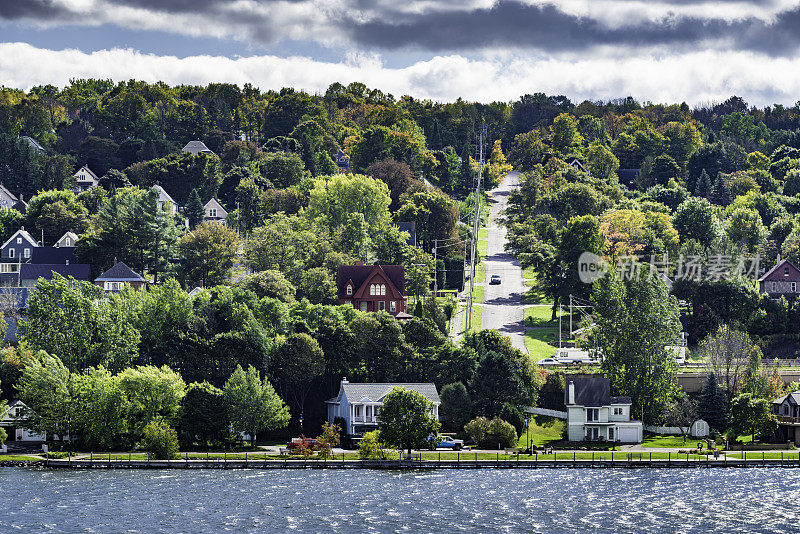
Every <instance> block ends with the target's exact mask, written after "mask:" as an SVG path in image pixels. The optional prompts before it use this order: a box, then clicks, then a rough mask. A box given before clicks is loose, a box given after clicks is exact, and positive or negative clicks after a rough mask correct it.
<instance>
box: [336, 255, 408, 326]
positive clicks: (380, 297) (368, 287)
mask: <svg viewBox="0 0 800 534" xmlns="http://www.w3.org/2000/svg"><path fill="white" fill-rule="evenodd" d="M405 282H406V278H405V271H404V269H403V266H402V265H364V264H363V263H361V262H357V263H356V265H341V266H340V267H339V272H338V273H337V275H336V287H337V297H338V299H339V302H340V303H342V304H350V305H352V306H353V307H354V308H356V309H357V310H361V311H366V312H378V311H385V312H386V313H389V314H391V315H394V316H396V317H397V316H398V314H399V315H400V317H403V316H405V315H407V314H406V292H405V286H406V284H405Z"/></svg>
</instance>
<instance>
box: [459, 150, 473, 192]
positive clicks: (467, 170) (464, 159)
mask: <svg viewBox="0 0 800 534" xmlns="http://www.w3.org/2000/svg"><path fill="white" fill-rule="evenodd" d="M470 154H472V147H471V146H470V145H467V146H465V147H464V149H463V150H462V151H461V168H460V170H459V173H458V189H459V190H460V191H463V192H467V191H471V190H472V189H473V188H474V187H475V179H476V178H477V173H476V172H475V170H474V169H473V168H472V165H471V163H470Z"/></svg>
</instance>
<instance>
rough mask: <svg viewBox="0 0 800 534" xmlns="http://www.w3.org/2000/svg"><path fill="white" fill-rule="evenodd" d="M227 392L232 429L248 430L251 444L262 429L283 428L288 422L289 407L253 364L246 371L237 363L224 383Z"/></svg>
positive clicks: (226, 398)
mask: <svg viewBox="0 0 800 534" xmlns="http://www.w3.org/2000/svg"><path fill="white" fill-rule="evenodd" d="M224 396H225V402H226V404H227V406H228V418H229V419H230V421H231V426H232V427H233V430H234V431H236V432H240V433H245V434H247V435H248V436H249V437H250V442H251V443H252V444H255V442H256V437H257V434H258V433H259V432H268V431H271V430H277V429H280V428H284V427H285V426H286V425H287V424H288V423H289V409H288V408H287V407H286V405H285V404H284V402H283V400H281V398H280V397H279V396H278V394H277V393H275V390H274V389H273V388H272V384H270V383H269V381H268V380H267V378H266V377H264V379H263V380H262V379H261V377H260V376H259V373H258V370H256V368H255V367H253V366H250V367H248V368H247V371H246V372H245V371H244V369H242V367H241V366H237V367H236V370H235V371H234V372H233V374H232V375H231V376H230V378H229V379H228V381H227V382H226V383H225V389H224Z"/></svg>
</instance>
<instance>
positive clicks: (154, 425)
mask: <svg viewBox="0 0 800 534" xmlns="http://www.w3.org/2000/svg"><path fill="white" fill-rule="evenodd" d="M142 434H143V436H142V448H143V449H144V450H146V451H147V452H149V453H150V454H152V455H153V457H154V458H155V459H156V460H169V459H172V458H175V457H176V456H177V455H178V433H177V432H175V429H174V428H172V427H171V426H169V425H168V424H167V423H165V422H164V421H150V422H149V423H148V424H147V426H145V427H144V431H143V432H142Z"/></svg>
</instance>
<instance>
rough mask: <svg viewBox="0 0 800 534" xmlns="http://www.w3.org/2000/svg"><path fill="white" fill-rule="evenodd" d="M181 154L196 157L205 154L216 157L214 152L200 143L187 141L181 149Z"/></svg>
mask: <svg viewBox="0 0 800 534" xmlns="http://www.w3.org/2000/svg"><path fill="white" fill-rule="evenodd" d="M182 151H183V152H186V153H188V154H192V155H193V156H196V155H198V154H206V155H208V156H216V154H214V151H213V150H211V149H210V148H208V147H207V146H206V144H205V143H204V142H202V141H189V142H188V143H186V146H185V147H183V149H182Z"/></svg>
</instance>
